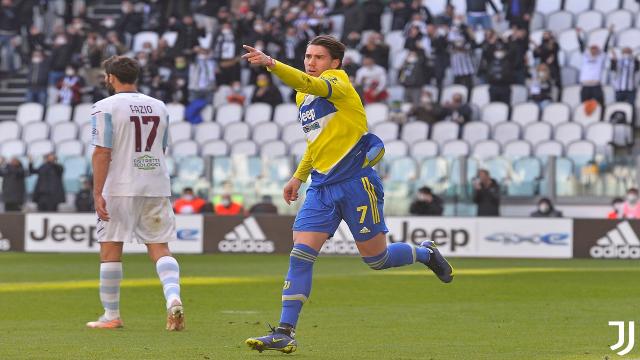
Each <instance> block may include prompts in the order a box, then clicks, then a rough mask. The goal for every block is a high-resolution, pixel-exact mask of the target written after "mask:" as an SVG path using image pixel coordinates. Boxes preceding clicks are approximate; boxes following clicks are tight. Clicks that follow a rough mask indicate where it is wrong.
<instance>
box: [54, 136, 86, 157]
mask: <svg viewBox="0 0 640 360" xmlns="http://www.w3.org/2000/svg"><path fill="white" fill-rule="evenodd" d="M56 154H57V155H58V157H60V159H64V158H66V157H69V156H83V155H84V144H83V143H82V141H80V140H67V141H63V142H60V143H58V144H56Z"/></svg>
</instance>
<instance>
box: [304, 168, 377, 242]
mask: <svg viewBox="0 0 640 360" xmlns="http://www.w3.org/2000/svg"><path fill="white" fill-rule="evenodd" d="M383 206H384V190H383V188H382V181H381V180H380V177H379V176H378V174H377V173H376V172H375V170H373V169H372V168H369V167H368V168H365V169H362V171H360V172H359V174H358V176H357V177H353V178H351V179H347V180H344V181H341V182H339V183H334V184H328V185H321V186H314V185H313V183H312V184H311V186H310V187H309V189H307V193H306V198H305V200H304V203H303V204H302V208H301V209H300V211H298V215H297V216H296V220H295V222H294V223H293V230H294V231H312V232H324V233H328V234H329V237H331V236H333V234H334V233H335V231H336V229H337V228H338V226H340V222H341V221H342V220H344V221H345V222H346V223H347V225H348V226H349V229H350V230H351V233H352V234H353V237H354V239H355V240H356V241H365V240H369V239H371V238H372V237H374V236H375V235H377V234H379V233H381V232H382V233H387V232H388V231H389V230H388V229H387V226H386V225H385V223H384V214H383Z"/></svg>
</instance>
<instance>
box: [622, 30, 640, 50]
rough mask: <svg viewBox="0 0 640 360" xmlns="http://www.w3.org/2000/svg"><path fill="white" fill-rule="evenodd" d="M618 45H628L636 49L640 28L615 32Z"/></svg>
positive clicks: (639, 39) (639, 42) (638, 44)
mask: <svg viewBox="0 0 640 360" xmlns="http://www.w3.org/2000/svg"><path fill="white" fill-rule="evenodd" d="M616 38H617V39H618V43H617V45H618V47H620V48H623V47H626V46H628V47H630V48H632V49H637V48H639V47H640V30H639V29H635V28H634V29H627V30H624V31H622V32H620V33H618V34H617V36H616Z"/></svg>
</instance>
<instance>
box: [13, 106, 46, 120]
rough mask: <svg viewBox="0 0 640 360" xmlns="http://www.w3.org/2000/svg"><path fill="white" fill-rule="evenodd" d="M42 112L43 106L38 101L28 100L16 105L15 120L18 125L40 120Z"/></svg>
mask: <svg viewBox="0 0 640 360" xmlns="http://www.w3.org/2000/svg"><path fill="white" fill-rule="evenodd" d="M43 114H44V107H43V106H42V105H40V104H38V103H34V102H30V103H24V104H20V106H18V113H17V114H16V121H17V122H18V124H20V125H24V124H27V123H30V122H33V121H42V115H43Z"/></svg>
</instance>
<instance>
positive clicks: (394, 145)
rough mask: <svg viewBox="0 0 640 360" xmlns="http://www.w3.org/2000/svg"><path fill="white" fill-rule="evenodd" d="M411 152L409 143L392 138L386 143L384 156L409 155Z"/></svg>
mask: <svg viewBox="0 0 640 360" xmlns="http://www.w3.org/2000/svg"><path fill="white" fill-rule="evenodd" d="M408 154H409V145H408V144H407V143H406V142H404V141H402V140H392V141H389V142H385V144H384V156H385V157H386V158H396V157H400V156H407V155H408Z"/></svg>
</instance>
